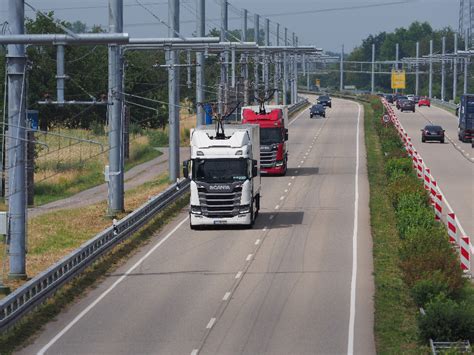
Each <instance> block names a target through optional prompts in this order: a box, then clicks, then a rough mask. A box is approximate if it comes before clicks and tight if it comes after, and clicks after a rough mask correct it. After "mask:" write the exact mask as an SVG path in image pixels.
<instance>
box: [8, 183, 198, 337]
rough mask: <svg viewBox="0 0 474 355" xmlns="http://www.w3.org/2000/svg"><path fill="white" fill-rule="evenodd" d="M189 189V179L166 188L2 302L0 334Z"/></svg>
mask: <svg viewBox="0 0 474 355" xmlns="http://www.w3.org/2000/svg"><path fill="white" fill-rule="evenodd" d="M188 188H189V180H187V179H183V180H181V181H180V182H177V183H175V184H173V185H171V186H169V187H168V188H167V189H166V190H165V191H163V192H162V193H160V194H159V195H157V196H155V197H153V198H152V199H150V200H149V201H148V202H146V203H145V204H143V205H142V206H141V207H139V208H138V209H136V210H135V211H133V212H132V213H130V214H129V215H128V216H126V217H125V218H123V219H121V220H120V221H119V222H118V223H116V224H115V225H112V226H110V227H109V228H107V229H105V230H104V231H102V232H100V233H99V234H97V235H96V236H95V237H94V238H92V239H91V240H89V241H87V242H86V243H84V244H83V245H81V246H80V247H79V248H78V249H76V250H74V251H73V252H72V253H70V254H69V255H67V256H66V257H64V258H63V259H61V260H60V261H59V262H57V263H56V264H54V265H52V266H51V267H49V268H48V269H47V270H45V271H43V272H41V273H40V274H38V275H37V276H35V277H34V278H33V279H31V280H30V281H28V282H27V283H25V284H24V285H22V286H21V287H19V288H18V289H16V290H15V291H14V292H12V293H11V294H9V295H8V296H6V297H5V298H3V299H1V300H0V331H4V330H5V329H8V328H9V327H11V326H12V325H14V324H15V323H16V322H17V321H18V320H20V319H21V317H23V316H24V315H26V314H27V313H28V312H30V311H31V310H32V309H33V308H34V307H35V306H37V305H39V304H40V303H42V302H44V301H45V300H46V299H47V298H48V297H50V296H52V295H53V294H54V292H56V291H57V290H58V288H59V287H60V286H62V285H63V284H64V283H66V282H67V281H69V280H70V279H71V278H73V277H74V276H76V275H77V274H78V273H79V272H81V271H82V270H84V269H85V268H86V267H88V266H89V265H91V264H92V262H93V261H95V260H96V259H97V258H98V257H100V256H101V255H103V254H104V253H105V252H107V251H108V250H110V249H111V248H112V247H114V246H115V245H117V244H118V243H119V242H121V241H122V240H124V239H126V238H128V237H130V236H131V235H132V234H133V233H134V232H136V231H137V230H138V229H140V228H141V227H143V226H144V225H146V224H147V223H148V222H149V221H150V220H151V219H152V218H153V217H154V216H156V214H157V213H158V212H160V211H162V210H163V209H164V208H165V207H166V206H168V205H169V204H170V203H172V202H174V201H176V200H177V199H178V198H179V197H181V196H182V195H183V194H184V193H185V192H186V191H187V190H188Z"/></svg>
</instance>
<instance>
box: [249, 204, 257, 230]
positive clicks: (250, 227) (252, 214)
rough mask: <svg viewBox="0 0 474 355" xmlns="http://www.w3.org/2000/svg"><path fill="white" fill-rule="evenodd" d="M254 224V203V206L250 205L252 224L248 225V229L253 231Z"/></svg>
mask: <svg viewBox="0 0 474 355" xmlns="http://www.w3.org/2000/svg"><path fill="white" fill-rule="evenodd" d="M254 224H255V212H254V211H253V201H252V204H251V205H250V224H249V225H248V228H249V229H252V228H253V225H254Z"/></svg>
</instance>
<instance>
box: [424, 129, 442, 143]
mask: <svg viewBox="0 0 474 355" xmlns="http://www.w3.org/2000/svg"><path fill="white" fill-rule="evenodd" d="M421 141H422V142H423V143H425V142H427V141H439V142H440V143H444V129H443V127H441V126H436V125H426V126H425V128H423V129H422V130H421Z"/></svg>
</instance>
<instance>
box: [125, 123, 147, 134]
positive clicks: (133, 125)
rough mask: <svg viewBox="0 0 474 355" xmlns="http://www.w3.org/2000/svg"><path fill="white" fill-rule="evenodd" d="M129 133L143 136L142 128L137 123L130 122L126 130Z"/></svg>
mask: <svg viewBox="0 0 474 355" xmlns="http://www.w3.org/2000/svg"><path fill="white" fill-rule="evenodd" d="M128 130H129V133H130V134H133V135H138V134H143V128H142V126H140V125H139V124H138V123H135V122H131V123H130V127H129V128H128Z"/></svg>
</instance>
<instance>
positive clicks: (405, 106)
mask: <svg viewBox="0 0 474 355" xmlns="http://www.w3.org/2000/svg"><path fill="white" fill-rule="evenodd" d="M397 104H399V106H400V111H401V112H403V111H412V112H415V105H416V104H415V101H413V100H399V101H398V102H397Z"/></svg>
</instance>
